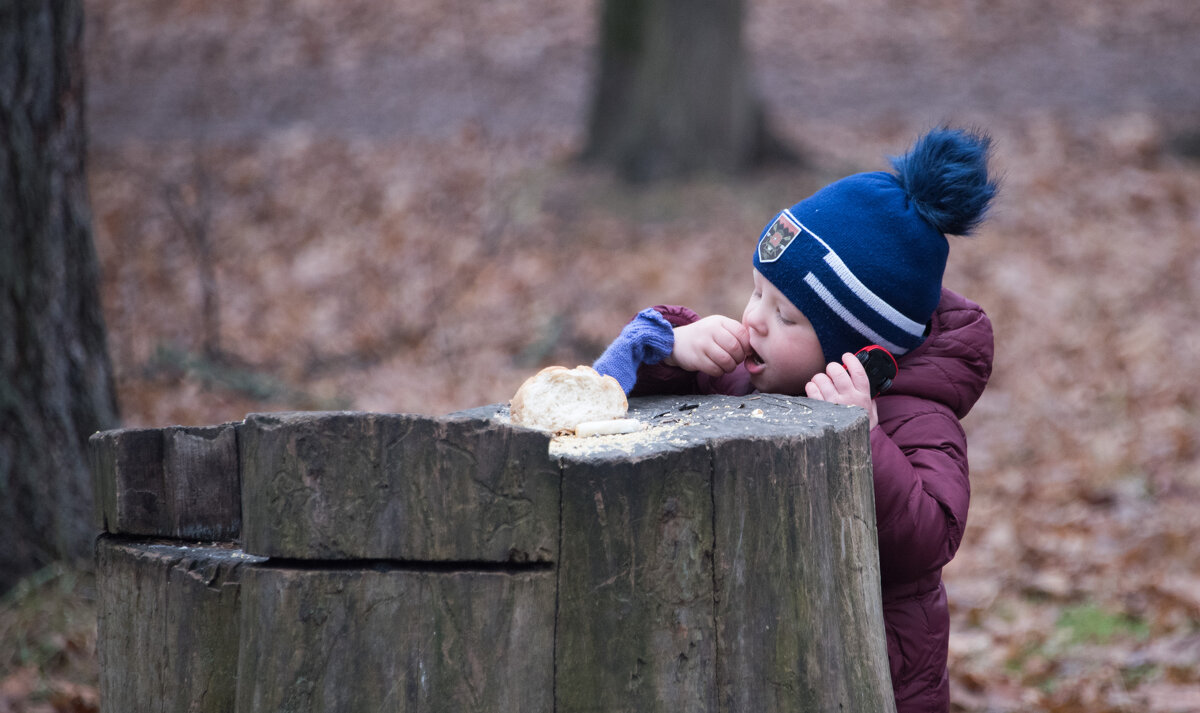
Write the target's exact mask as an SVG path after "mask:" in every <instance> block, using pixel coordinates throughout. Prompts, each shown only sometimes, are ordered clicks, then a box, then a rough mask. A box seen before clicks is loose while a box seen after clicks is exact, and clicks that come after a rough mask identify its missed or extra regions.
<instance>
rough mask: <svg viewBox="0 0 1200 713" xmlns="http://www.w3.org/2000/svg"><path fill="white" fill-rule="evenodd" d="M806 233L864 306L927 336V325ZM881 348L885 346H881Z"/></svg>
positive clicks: (817, 239)
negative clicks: (906, 313)
mask: <svg viewBox="0 0 1200 713" xmlns="http://www.w3.org/2000/svg"><path fill="white" fill-rule="evenodd" d="M784 212H786V213H787V214H788V215H789V216H791V218H792V220H796V216H794V215H792V214H791V211H784ZM796 223H797V224H799V225H801V226H802V227H803V223H800V221H798V220H796ZM804 232H806V233H808V234H809V235H811V236H812V237H813V239H814V240H816V241H817V242H818V243H820V244H821V245H822V247H824V248H825V250H826V251H827V252H826V254H825V263H826V264H827V265H829V267H830V268H832V269H833V271H834V273H836V274H837V276H838V278H839V279H841V281H842V284H844V285H845V286H846V287H847V288H849V289H850V291H851V292H853V293H854V294H855V296H857V297H858V298H859V299H860V300H862V301H863V303H864V304H866V305H867V306H868V307H870V308H871V309H873V310H875V312H877V313H878V314H879V316H881V317H883V318H884V319H886V320H887V321H889V322H891V323H892V324H894V325H896V326H897V327H899V328H900V329H903V330H904V331H905V332H908V333H909V334H911V335H913V336H914V337H918V338H920V337H923V336H925V325H923V324H918V323H917V322H914V321H913V320H911V319H909V318H908V317H905V316H904V315H903V314H901V313H900V311H899V310H897V309H896V308H895V307H893V306H891V305H890V304H888V303H887V302H886V301H884V299H883V298H882V297H880V296H879V295H877V294H875V293H874V292H872V291H871V290H870V289H869V288H868V287H867V286H866V285H864V284H863V283H862V281H861V280H859V279H858V278H857V277H856V276H855V275H854V273H853V272H851V270H850V267H849V266H848V265H846V263H844V262H842V259H841V258H840V257H838V254H837V253H836V252H834V251H833V248H831V247H829V244H828V243H826V242H825V241H824V240H821V238H820V236H818V235H817V234H816V233H814V232H813V231H811V230H809V229H808V228H804ZM806 281H807V278H806ZM860 331H861V330H860ZM880 346H884V345H883V344H880Z"/></svg>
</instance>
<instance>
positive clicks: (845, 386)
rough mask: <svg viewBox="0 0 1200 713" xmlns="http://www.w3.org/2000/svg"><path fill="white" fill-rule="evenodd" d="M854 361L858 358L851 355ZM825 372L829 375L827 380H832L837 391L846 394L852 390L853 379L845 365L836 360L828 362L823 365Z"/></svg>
mask: <svg viewBox="0 0 1200 713" xmlns="http://www.w3.org/2000/svg"><path fill="white" fill-rule="evenodd" d="M851 359H854V361H858V359H856V358H854V357H851ZM825 373H826V374H827V375H828V376H829V380H830V381H831V382H833V387H834V388H835V389H837V391H838V393H842V394H848V393H850V392H851V391H854V381H853V380H852V379H851V378H850V373H849V372H848V371H846V367H844V366H842V365H841V364H839V363H837V362H836V361H832V362H829V365H828V366H826V367H825Z"/></svg>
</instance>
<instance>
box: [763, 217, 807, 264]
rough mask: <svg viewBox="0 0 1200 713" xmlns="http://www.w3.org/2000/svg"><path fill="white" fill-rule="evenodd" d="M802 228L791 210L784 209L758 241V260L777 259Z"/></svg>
mask: <svg viewBox="0 0 1200 713" xmlns="http://www.w3.org/2000/svg"><path fill="white" fill-rule="evenodd" d="M802 230H804V229H803V228H801V227H800V221H798V220H796V218H795V217H794V216H793V215H792V213H791V211H786V210H785V211H783V212H782V213H780V214H779V215H778V216H776V218H775V222H774V223H771V227H770V228H768V229H767V232H766V233H765V234H764V235H763V236H762V240H759V241H758V260H759V262H775V261H776V260H778V259H779V258H780V257H781V256H782V255H783V251H784V250H787V249H788V246H789V245H791V244H792V242H793V241H794V240H795V239H796V237H797V236H798V235H800V231H802Z"/></svg>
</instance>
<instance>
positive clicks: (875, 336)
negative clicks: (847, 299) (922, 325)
mask: <svg viewBox="0 0 1200 713" xmlns="http://www.w3.org/2000/svg"><path fill="white" fill-rule="evenodd" d="M804 282H805V283H806V284H807V285H808V286H809V287H810V288H812V291H813V292H816V293H817V296H818V297H820V298H821V301H822V302H824V303H825V305H826V306H827V307H829V309H831V310H833V312H834V314H836V315H837V316H838V317H841V318H842V321H843V322H845V323H846V324H848V325H850V326H851V327H852V328H854V330H855V331H856V332H858V333H859V334H861V335H863V336H864V337H866V338H867V339H869V340H871V341H872V342H874V343H875V344H878V345H879V346H881V347H883V348H884V349H887V350H888V351H889V352H891V353H892V354H894V355H896V356H900V355H901V354H905V353H907V352H908V349H906V348H904V347H901V346H897V345H895V344H893V343H892V342H890V341H888V340H887V339H884V338H883V336H882V335H880V334H879V333H878V332H876V331H875V330H874V329H871V328H870V327H868V326H867V325H866V324H864V323H863V321H862V320H860V319H859V318H858V317H855V316H854V315H853V314H851V312H850V310H848V309H846V307H845V305H843V304H842V303H841V302H838V300H837V298H836V297H834V296H833V293H832V292H830V291H829V290H828V289H827V288H826V287H825V285H823V284H821V280H820V279H818V278H817V276H816V275H814V274H812V273H811V272H810V273H808V274H807V275H805V276H804Z"/></svg>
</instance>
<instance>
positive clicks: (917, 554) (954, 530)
mask: <svg viewBox="0 0 1200 713" xmlns="http://www.w3.org/2000/svg"><path fill="white" fill-rule="evenodd" d="M657 309H658V310H659V311H660V312H662V314H663V315H664V316H665V317H666V318H667V320H668V321H669V322H671V324H673V325H675V326H680V325H683V324H690V323H691V322H694V321H695V320H696V319H698V315H696V313H694V312H692V311H691V310H689V309H687V308H683V307H657ZM899 364H900V373H899V375H898V376H897V377H896V379H895V382H894V383H893V384H892V387H891V389H890V390H888V391H887V392H886V393H884V394H883V395H881V396H879V398H878V399H876V406H877V407H878V410H879V425H878V426H877V427H876V428H874V429H872V430H871V458H872V461H873V464H874V479H875V522H876V525H877V527H878V532H879V565H880V573H881V575H882V583H883V620H884V625H885V627H886V629H887V648H888V659H889V662H890V664H891V669H892V687H893V689H894V691H895V694H896V708H897V711H898V713H917V712H918V711H920V712H922V713H924V712H925V711H946V710H949V707H950V684H949V679H948V672H947V669H946V655H947V648H948V642H949V637H950V614H949V610H948V608H947V604H946V589H945V587H944V586H943V585H942V567H943V566H945V564H946V563H947V562H949V561H950V560H951V559H952V558H953V557H954V553H955V552H956V551H957V550H958V545H959V543H960V542H962V536H963V529H964V528H965V527H966V524H967V505H968V503H969V501H970V492H971V486H970V482H969V480H968V477H967V476H968V471H967V439H966V435H965V434H964V433H963V429H962V426H961V425H960V423H959V419H961V418H962V417H963V416H966V415H967V412H968V411H970V410H971V407H972V406H974V405H975V402H976V401H977V400H978V399H979V396H980V395H981V394H982V393H983V389H984V387H985V386H986V385H987V381H988V377H989V376H990V375H991V372H992V325H991V322H990V321H989V320H988V318H987V315H985V314H984V313H983V310H982V309H980V307H979V305H977V304H975V303H974V302H971V301H970V300H968V299H966V298H964V297H962V296H960V295H957V294H955V293H953V292H951V291H949V290H942V300H941V302H940V303H939V304H938V308H937V311H936V312H935V313H934V315H933V319H932V326H931V330H930V333H929V336H928V337H927V338H926V339H925V341H924V342H923V343H922V344H921V346H919V347H917V348H916V349H914V350H913V351H911V352H909V353H908V354H905V355H904V356H902V357H900V359H899ZM752 389H753V387H752V386H750V382H749V376H748V375H747V374H746V373H745V371H744V369H743V368H742V367H738V369H737V370H735V371H734V372H732V373H730V374H726V375H725V376H722V377H719V378H715V379H714V378H710V377H708V376H706V375H704V374H700V373H694V372H686V371H683V370H682V369H678V368H675V367H669V366H665V365H654V366H643V367H642V368H641V370H640V371H639V372H638V383H637V386H635V387H634V390H633V394H632V395H634V396H637V395H646V394H656V393H722V394H733V395H743V394H746V393H749V392H750V391H751V390H752Z"/></svg>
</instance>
